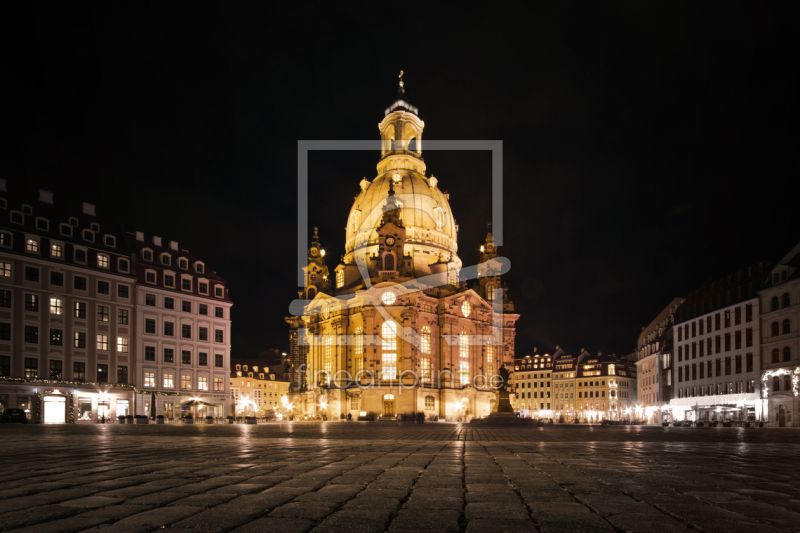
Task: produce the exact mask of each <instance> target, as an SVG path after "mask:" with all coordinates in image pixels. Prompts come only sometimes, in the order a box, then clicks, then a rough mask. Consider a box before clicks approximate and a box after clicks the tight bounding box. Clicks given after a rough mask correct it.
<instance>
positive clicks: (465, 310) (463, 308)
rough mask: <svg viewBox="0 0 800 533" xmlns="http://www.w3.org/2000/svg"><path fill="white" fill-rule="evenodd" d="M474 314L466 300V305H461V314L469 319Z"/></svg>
mask: <svg viewBox="0 0 800 533" xmlns="http://www.w3.org/2000/svg"><path fill="white" fill-rule="evenodd" d="M471 313H472V306H471V305H469V302H468V301H466V300H464V303H462V304H461V314H462V315H464V318H467V317H468V316H469V315H470V314H471Z"/></svg>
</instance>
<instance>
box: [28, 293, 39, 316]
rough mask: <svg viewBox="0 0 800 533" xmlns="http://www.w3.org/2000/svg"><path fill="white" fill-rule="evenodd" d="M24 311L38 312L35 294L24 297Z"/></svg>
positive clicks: (37, 301) (37, 299) (37, 298)
mask: <svg viewBox="0 0 800 533" xmlns="http://www.w3.org/2000/svg"><path fill="white" fill-rule="evenodd" d="M25 310H26V311H32V312H34V313H37V312H38V311H39V297H38V296H37V295H35V294H26V295H25Z"/></svg>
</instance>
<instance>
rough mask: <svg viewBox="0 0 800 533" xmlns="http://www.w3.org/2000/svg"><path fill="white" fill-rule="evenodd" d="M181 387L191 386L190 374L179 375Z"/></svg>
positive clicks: (189, 387) (187, 387) (188, 387)
mask: <svg viewBox="0 0 800 533" xmlns="http://www.w3.org/2000/svg"><path fill="white" fill-rule="evenodd" d="M181 388H182V389H191V388H192V376H181Z"/></svg>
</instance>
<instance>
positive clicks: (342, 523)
mask: <svg viewBox="0 0 800 533" xmlns="http://www.w3.org/2000/svg"><path fill="white" fill-rule="evenodd" d="M391 514H392V513H391V511H376V510H370V511H367V510H358V511H354V510H347V511H338V512H336V513H334V514H332V515H331V516H329V517H328V518H326V519H325V521H324V522H322V523H321V524H320V525H318V526H317V527H315V528H314V529H312V530H311V531H313V532H315V533H381V532H382V531H384V530H385V529H386V524H387V523H388V522H389V518H390V517H391Z"/></svg>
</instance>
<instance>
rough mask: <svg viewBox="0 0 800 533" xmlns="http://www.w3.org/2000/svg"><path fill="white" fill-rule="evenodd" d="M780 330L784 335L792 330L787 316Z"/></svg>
mask: <svg viewBox="0 0 800 533" xmlns="http://www.w3.org/2000/svg"><path fill="white" fill-rule="evenodd" d="M781 330H782V333H783V334H784V335H786V334H788V333H791V331H792V323H791V322H789V319H788V318H787V319H786V320H784V321H783V322H782V326H781Z"/></svg>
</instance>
